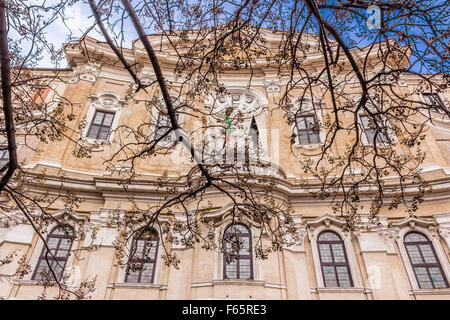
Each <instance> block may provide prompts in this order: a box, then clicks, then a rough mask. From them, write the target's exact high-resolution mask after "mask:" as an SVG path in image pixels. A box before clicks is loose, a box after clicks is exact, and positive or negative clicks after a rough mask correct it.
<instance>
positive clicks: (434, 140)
mask: <svg viewBox="0 0 450 320" xmlns="http://www.w3.org/2000/svg"><path fill="white" fill-rule="evenodd" d="M158 39H159V38H158V37H154V38H151V40H152V43H158ZM82 47H83V48H84V49H83V48H82ZM82 49H83V50H82ZM65 52H66V56H67V60H68V64H69V68H67V69H63V70H40V71H39V70H38V71H36V72H41V73H43V74H57V75H58V79H60V80H55V81H53V82H52V86H53V88H52V89H53V90H54V91H52V92H50V93H49V94H48V96H46V97H45V99H49V100H51V99H55V93H57V94H58V95H59V96H61V97H64V98H66V99H68V100H70V101H71V103H72V105H73V106H74V111H73V112H74V113H75V114H76V119H75V120H74V122H72V123H73V125H74V127H79V126H80V123H82V122H83V121H85V125H84V127H82V130H81V137H82V138H83V139H84V140H83V141H84V142H85V143H87V144H89V143H94V142H96V141H102V142H103V143H102V144H101V145H99V146H98V148H97V149H96V150H95V152H94V154H93V156H92V157H91V158H77V157H75V155H74V154H73V153H74V148H75V146H74V144H73V143H70V142H68V141H66V140H63V141H54V142H50V143H48V144H44V143H43V142H40V141H37V140H36V141H34V142H33V143H34V146H35V150H32V149H31V148H28V147H25V146H22V147H20V148H19V157H20V159H21V160H22V161H24V163H26V168H27V170H28V173H29V174H39V173H43V172H45V179H44V180H43V181H42V183H31V184H30V185H27V190H28V191H27V192H30V193H33V194H39V193H44V192H51V190H54V189H58V188H60V187H61V186H62V187H63V188H64V189H65V190H68V191H70V192H73V193H76V194H77V196H78V197H80V198H81V199H82V200H83V202H82V203H81V204H80V206H79V207H78V208H77V210H76V212H71V213H70V218H68V220H67V223H68V224H71V225H72V226H73V227H74V228H76V226H77V221H89V223H90V224H93V225H95V226H96V227H98V232H97V236H96V237H95V239H94V240H93V241H94V245H96V246H97V249H96V250H92V251H82V250H81V251H80V254H79V255H70V256H67V257H64V255H63V257H62V259H63V261H64V266H65V267H64V269H65V270H60V272H62V273H64V272H66V273H67V272H74V273H75V274H76V277H75V278H77V279H86V278H88V277H94V276H95V277H96V279H97V280H96V288H95V291H94V292H93V293H92V295H91V297H92V298H93V299H228V298H229V299H305V300H311V299H312V300H314V299H319V300H320V299H369V300H371V299H450V287H449V280H450V264H449V256H450V197H449V195H450V120H448V119H437V121H436V122H435V123H433V124H432V123H429V130H428V133H427V137H426V139H425V146H424V148H425V149H426V150H425V151H426V158H425V161H424V163H423V164H422V176H423V177H424V178H425V179H427V181H429V182H430V183H431V184H432V186H433V192H432V193H430V194H425V199H424V201H423V203H421V205H420V207H419V209H418V211H417V212H416V213H415V215H414V216H412V215H408V214H407V213H405V211H404V210H403V209H402V208H401V207H399V208H398V209H394V210H389V211H388V210H387V209H382V212H381V213H380V216H379V219H378V223H377V224H372V223H369V221H368V219H367V217H368V216H369V211H368V210H369V209H367V208H366V209H364V210H366V213H364V211H363V212H362V213H361V217H362V218H361V227H360V228H359V229H358V231H357V232H349V231H346V230H345V228H344V225H345V221H343V220H342V219H341V218H339V217H338V216H336V215H333V214H332V208H331V206H330V204H329V203H328V202H326V201H317V199H314V198H313V197H311V195H309V194H308V193H306V192H304V191H303V190H302V188H301V185H300V183H299V178H300V175H301V172H302V170H301V168H300V166H299V163H298V162H296V161H295V159H293V156H292V155H291V153H290V152H288V151H287V150H290V144H291V141H290V138H289V137H285V136H286V135H283V134H281V132H289V130H291V128H290V127H289V126H288V125H287V124H286V123H285V121H284V119H283V115H282V112H281V110H277V109H276V108H275V103H274V101H275V100H276V99H277V97H279V95H280V92H281V90H282V89H281V87H282V85H283V79H282V78H280V77H279V75H278V74H277V71H276V70H274V69H264V67H261V70H260V71H261V72H259V73H258V74H256V75H255V79H254V81H253V82H252V83H253V85H252V87H251V88H247V87H246V86H245V81H246V80H245V79H246V77H247V75H242V74H241V73H240V74H233V73H232V72H231V73H229V74H225V75H224V76H223V77H222V81H223V83H224V84H225V85H226V87H227V88H228V90H229V92H230V95H229V96H227V97H225V98H223V100H219V102H218V103H217V104H216V107H217V108H218V109H217V110H219V111H221V112H223V111H224V110H225V109H226V107H227V105H228V104H229V103H230V102H233V104H234V105H235V106H237V108H239V110H240V111H242V113H243V114H244V120H243V125H244V127H251V126H252V124H254V123H256V124H257V127H258V130H259V132H260V135H259V139H260V141H259V142H258V143H259V144H260V146H261V150H260V151H261V153H264V154H265V157H266V158H267V159H269V160H270V161H272V162H274V163H277V164H279V165H278V166H276V167H275V166H274V167H273V176H275V177H277V178H278V179H279V183H278V184H277V186H276V188H278V190H282V193H283V194H284V196H285V197H286V198H287V199H289V202H290V203H291V205H292V207H293V209H294V215H293V217H294V220H295V222H296V224H297V226H298V232H299V236H300V237H301V238H302V239H303V242H302V244H301V245H295V246H289V247H285V248H283V249H282V250H281V251H279V252H274V253H271V254H269V256H268V258H267V259H266V260H260V259H257V258H256V256H255V253H254V251H253V250H249V252H248V253H247V254H243V255H242V256H239V259H238V261H239V264H238V266H234V267H229V266H228V265H227V263H226V261H225V258H224V256H223V255H222V254H221V253H219V252H216V251H214V250H209V251H206V250H204V249H202V248H201V247H200V246H199V245H197V244H194V245H192V246H188V247H185V246H182V245H179V244H175V243H174V244H171V247H170V250H171V251H173V252H176V253H177V256H178V257H179V258H180V261H181V263H180V266H179V268H178V269H176V268H173V267H167V266H166V265H165V264H164V261H163V259H162V254H163V250H161V249H160V248H159V247H160V244H161V242H163V241H165V239H164V235H160V234H158V232H156V231H151V232H150V234H149V235H148V237H147V238H146V239H145V241H143V242H142V245H147V244H148V243H152V244H154V246H153V248H155V250H151V252H150V256H151V258H150V259H148V260H146V264H147V266H148V268H147V269H146V271H145V272H134V273H133V272H131V273H127V272H126V269H125V268H121V267H119V266H117V263H116V262H117V257H116V255H115V251H116V242H115V241H116V238H117V236H118V233H119V230H118V228H117V227H115V226H113V225H111V224H110V223H109V221H108V215H109V213H110V212H112V211H114V210H117V209H118V208H120V209H127V208H129V207H130V204H129V202H128V199H127V197H126V196H124V194H123V191H122V189H121V186H120V185H119V183H118V180H117V177H116V176H115V175H114V173H113V172H112V171H111V168H108V167H107V166H106V165H105V164H104V162H103V161H101V160H103V159H106V158H107V157H108V155H109V153H111V152H112V148H111V145H112V144H113V143H114V139H118V137H115V136H114V133H113V134H110V132H114V129H115V128H117V127H118V126H120V125H123V124H129V125H132V124H133V123H138V121H139V119H141V118H142V117H146V112H148V110H147V109H146V107H145V106H144V105H143V104H142V103H140V104H135V103H134V102H133V100H127V99H126V98H125V97H126V95H127V90H129V88H130V81H131V80H130V77H129V75H128V74H127V73H126V71H125V70H124V69H123V68H122V67H120V66H117V65H114V64H108V63H104V64H103V63H101V62H102V61H106V60H108V59H112V58H111V57H112V52H111V50H110V49H109V47H108V46H107V45H106V44H105V43H101V42H98V41H96V40H95V39H91V38H88V37H86V38H84V39H83V41H82V42H80V43H78V44H75V45H68V46H66V48H65ZM85 52H91V53H93V54H97V55H98V56H101V58H99V59H98V60H97V61H96V62H90V61H89V60H88V57H87V56H86V55H85V54H84V53H85ZM124 52H125V55H126V58H127V59H129V60H130V61H135V62H136V63H139V64H140V65H141V71H140V74H139V75H140V78H141V79H142V82H143V83H144V84H146V83H147V84H148V83H151V82H152V81H154V73H153V71H152V68H151V66H150V64H149V61H147V60H146V58H145V54H144V51H143V46H142V44H141V43H140V42H139V41H136V42H134V43H133V47H132V48H131V49H129V50H126V51H124ZM158 58H159V60H160V63H161V65H162V66H163V71H165V72H167V78H168V80H169V81H176V79H171V78H170V77H171V75H170V70H172V69H173V67H172V65H173V61H174V60H173V57H172V56H171V54H170V53H167V52H163V51H159V52H158ZM307 63H308V64H309V65H311V66H313V65H314V64H317V63H320V61H318V60H317V59H316V58H315V57H314V56H312V57H308V58H307ZM171 68H172V69H171ZM418 82H419V79H418V77H416V76H411V75H405V76H404V77H403V78H401V79H400V81H399V82H398V83H397V84H396V85H397V86H398V87H399V90H414V88H415V86H417V85H418ZM139 94H141V95H142V97H143V96H144V95H145V94H146V93H145V92H141V93H139ZM422 98H423V99H439V101H440V102H441V103H446V104H448V99H449V98H450V93H449V92H444V93H439V95H438V96H433V95H432V96H427V95H426V94H425V95H423V97H422ZM227 99H229V100H230V101H228V100H227ZM329 102H330V101H326V102H325V104H327V103H329ZM204 104H205V107H208V106H209V105H210V104H211V103H210V101H208V99H205V103H204ZM295 104H296V102H295V100H294V101H293V105H294V106H295ZM322 107H323V106H322V105H313V104H312V103H311V104H310V109H309V113H307V114H305V115H304V116H302V117H300V118H298V119H297V126H298V135H297V136H296V138H295V142H294V144H293V148H294V149H297V150H300V149H301V150H306V151H314V150H315V149H317V148H318V147H320V144H321V142H323V139H324V135H325V133H324V132H323V130H321V131H320V132H312V131H311V130H309V129H308V125H307V123H308V121H313V120H310V119H309V118H308V117H310V118H311V117H314V118H320V117H323V116H324V112H325V111H323V109H322ZM307 111H308V110H307ZM150 112H151V113H152V119H156V122H155V126H156V128H155V130H154V134H155V135H158V134H160V133H161V130H163V129H164V124H165V122H164V121H167V119H164V117H163V116H159V115H158V114H157V113H158V110H157V109H155V108H154V109H152V110H151V111H150ZM194 120H195V119H194V118H193V117H190V116H189V115H188V114H183V115H180V116H179V118H178V121H179V122H180V124H181V126H183V127H186V128H192V127H194V126H195V123H194V122H195V121H194ZM361 121H362V122H363V126H364V121H365V120H364V119H363V118H362V119H361ZM302 123H303V124H302ZM166 125H167V124H166ZM234 134H238V133H234ZM370 134H371V131H370V130H367V131H366V132H365V135H364V137H363V139H370ZM76 135H78V133H74V137H73V138H77V137H76ZM274 141H279V143H274ZM341 143H343V142H341ZM19 144H20V140H19ZM274 149H277V150H274ZM181 153H182V150H181V147H180V146H178V147H177V148H176V149H175V151H174V152H173V154H172V156H167V155H159V156H156V157H151V158H144V159H140V160H138V162H137V164H136V168H137V169H136V170H137V171H138V172H139V175H138V178H136V180H135V181H134V182H133V185H132V187H133V191H134V196H135V201H137V202H154V203H157V202H158V201H159V198H160V197H161V194H159V193H158V190H156V189H154V188H153V189H152V187H151V184H150V183H148V181H155V180H156V179H157V178H158V177H159V176H160V175H161V173H162V172H167V173H168V175H169V176H173V177H176V176H177V175H179V174H182V173H183V174H185V173H186V172H185V170H186V165H185V164H184V163H183V161H181V160H180V158H181V156H180V154H181ZM233 157H234V155H233ZM274 157H277V159H274ZM255 170H256V169H255ZM211 202H212V207H211V210H210V212H209V213H208V217H209V218H210V223H211V224H212V226H214V230H215V233H216V234H215V235H214V237H215V239H216V241H219V239H220V238H221V236H220V235H226V234H227V232H230V230H231V229H230V228H238V229H240V237H241V239H242V240H243V241H244V242H245V243H248V244H249V246H251V243H252V239H253V238H254V237H255V235H256V234H257V233H258V230H257V226H256V225H255V224H254V223H253V222H252V221H250V220H249V221H246V220H244V221H242V222H241V223H240V224H238V225H234V226H230V225H229V222H230V221H231V217H230V214H229V210H228V209H229V207H230V204H229V203H226V202H224V201H223V199H222V198H211ZM52 210H53V211H52V214H53V215H54V216H55V217H58V218H61V217H64V216H65V215H67V210H66V209H65V208H64V205H63V203H55V204H53V207H52ZM160 219H161V222H162V223H164V219H165V218H164V217H161V218H160ZM50 231H51V232H49V233H48V234H47V237H48V241H49V242H51V243H56V246H58V248H61V250H63V251H64V248H67V247H71V248H79V249H83V248H84V247H87V246H88V245H90V244H92V239H90V238H89V235H87V236H86V238H85V239H82V240H80V241H70V240H67V239H65V238H64V234H61V233H60V232H59V231H58V229H54V230H51V229H50ZM127 245H129V246H131V244H127ZM43 247H44V244H43V241H42V240H41V239H40V238H39V237H38V236H37V234H36V232H35V231H34V229H33V227H32V226H31V225H30V224H27V223H24V224H17V225H6V224H2V226H1V228H0V251H1V253H2V255H4V254H6V253H8V252H11V251H13V250H19V252H20V253H21V254H25V255H26V260H27V262H28V263H29V265H30V267H31V272H30V273H28V274H27V275H25V276H24V278H23V279H20V280H15V281H9V282H8V281H4V282H1V283H0V296H2V297H3V298H6V299H34V298H36V297H38V296H39V295H40V294H41V292H42V289H43V287H42V286H41V285H40V284H39V282H38V279H37V278H38V274H39V270H41V269H42V268H43V264H44V263H45V261H44V260H43V258H42V252H43V249H44V248H43ZM64 259H65V260H64ZM14 267H15V265H14V264H11V265H6V266H3V267H2V269H3V270H2V272H4V273H8V272H10V271H12V270H13V269H14Z"/></svg>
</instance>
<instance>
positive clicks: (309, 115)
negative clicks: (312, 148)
mask: <svg viewBox="0 0 450 320" xmlns="http://www.w3.org/2000/svg"><path fill="white" fill-rule="evenodd" d="M299 118H302V119H304V120H303V121H304V124H305V128H306V129H300V127H299V121H298V120H299ZM307 118H313V120H314V126H315V129H314V128H309V127H308V126H307V123H306V121H307V120H305V119H307ZM295 128H296V129H297V132H296V133H297V140H298V144H299V145H311V144H313V145H314V144H319V143H321V138H320V127H319V122H318V119H317V116H316V114H315V113H307V114H299V115H296V116H295ZM313 130H316V131H317V132H314V131H313ZM300 132H306V137H307V138H308V142H307V143H303V142H302V141H301V140H300ZM313 136H316V137H317V141H315V142H313V141H312V139H311V138H312V137H313Z"/></svg>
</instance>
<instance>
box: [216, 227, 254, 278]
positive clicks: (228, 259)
mask: <svg viewBox="0 0 450 320" xmlns="http://www.w3.org/2000/svg"><path fill="white" fill-rule="evenodd" d="M223 246H224V251H225V254H224V263H223V274H224V278H225V279H253V261H252V240H251V233H250V230H249V229H248V228H247V227H246V226H244V225H242V224H233V225H231V226H229V227H228V228H227V229H226V230H225V233H224V238H223Z"/></svg>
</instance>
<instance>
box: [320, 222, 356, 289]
mask: <svg viewBox="0 0 450 320" xmlns="http://www.w3.org/2000/svg"><path fill="white" fill-rule="evenodd" d="M317 246H318V249H319V256H320V265H321V267H322V275H323V281H324V284H325V287H352V286H353V281H352V277H351V274H350V266H349V264H348V259H347V254H346V252H345V247H344V242H343V241H342V239H341V238H340V237H339V236H338V235H337V234H336V233H334V232H332V231H324V232H322V233H321V234H319V237H318V239H317Z"/></svg>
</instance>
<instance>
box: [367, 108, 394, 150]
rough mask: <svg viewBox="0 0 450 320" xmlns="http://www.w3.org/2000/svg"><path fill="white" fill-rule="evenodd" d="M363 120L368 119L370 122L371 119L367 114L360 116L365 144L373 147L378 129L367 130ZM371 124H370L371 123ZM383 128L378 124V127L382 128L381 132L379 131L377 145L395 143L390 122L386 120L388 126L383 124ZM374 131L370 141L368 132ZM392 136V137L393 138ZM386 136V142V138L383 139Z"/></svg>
mask: <svg viewBox="0 0 450 320" xmlns="http://www.w3.org/2000/svg"><path fill="white" fill-rule="evenodd" d="M363 118H367V119H369V120H370V117H369V116H368V115H367V114H360V115H359V121H360V124H361V127H362V131H363V133H364V136H365V142H366V145H372V144H373V142H374V137H375V134H376V133H377V128H366V127H365V126H364V121H363ZM369 124H370V122H369ZM381 124H382V125H383V126H380V123H379V122H378V126H380V130H379V131H378V135H377V139H376V140H375V143H376V144H377V145H378V144H384V143H388V144H389V143H394V142H395V139H394V136H393V134H392V129H391V128H390V127H389V120H387V119H386V125H384V123H381ZM369 129H370V130H373V134H372V135H371V137H370V139H369V136H368V134H367V131H368V130H369ZM381 130H385V131H386V133H383V132H382V131H381ZM391 135H392V136H391ZM382 136H384V138H386V140H387V141H384V138H383V137H382Z"/></svg>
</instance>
